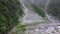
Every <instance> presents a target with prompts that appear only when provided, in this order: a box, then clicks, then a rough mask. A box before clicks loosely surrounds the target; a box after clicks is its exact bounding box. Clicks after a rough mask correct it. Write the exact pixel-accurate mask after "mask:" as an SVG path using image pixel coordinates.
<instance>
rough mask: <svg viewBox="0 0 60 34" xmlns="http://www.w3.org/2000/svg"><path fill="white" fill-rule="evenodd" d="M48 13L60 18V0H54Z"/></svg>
mask: <svg viewBox="0 0 60 34" xmlns="http://www.w3.org/2000/svg"><path fill="white" fill-rule="evenodd" d="M47 11H48V13H49V14H51V15H53V16H55V17H56V18H58V19H60V0H54V1H52V2H51V3H50V4H49V6H48V9H47Z"/></svg>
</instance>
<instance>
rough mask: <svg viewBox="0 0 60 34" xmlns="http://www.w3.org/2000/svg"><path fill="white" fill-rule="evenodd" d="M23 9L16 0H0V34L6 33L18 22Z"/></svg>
mask: <svg viewBox="0 0 60 34" xmlns="http://www.w3.org/2000/svg"><path fill="white" fill-rule="evenodd" d="M22 14H23V11H22V9H21V6H20V2H19V1H18V0H0V34H7V33H8V32H9V31H10V30H11V29H12V28H13V27H15V26H16V25H18V24H19V20H18V18H19V16H22Z"/></svg>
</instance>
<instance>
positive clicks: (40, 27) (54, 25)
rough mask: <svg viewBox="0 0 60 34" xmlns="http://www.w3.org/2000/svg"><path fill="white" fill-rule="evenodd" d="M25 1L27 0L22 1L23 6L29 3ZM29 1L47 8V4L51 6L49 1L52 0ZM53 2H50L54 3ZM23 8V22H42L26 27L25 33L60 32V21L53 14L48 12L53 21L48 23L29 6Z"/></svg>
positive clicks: (57, 33) (52, 33)
mask: <svg viewBox="0 0 60 34" xmlns="http://www.w3.org/2000/svg"><path fill="white" fill-rule="evenodd" d="M24 1H26V0H23V2H22V1H21V3H22V5H23V6H24V4H25V3H26V4H27V2H25V3H24ZM27 1H28V2H31V3H33V4H35V5H36V6H37V7H39V8H42V9H45V8H47V5H48V6H49V4H48V3H49V1H50V0H37V1H36V0H27ZM53 1H54V0H53ZM53 1H52V0H51V2H52V3H53ZM51 2H50V4H52V3H51ZM54 4H55V2H54ZM55 6H56V5H55ZM23 9H24V13H25V16H24V17H23V20H22V24H30V23H33V22H39V23H40V24H37V25H31V26H28V27H26V31H25V32H24V34H60V23H59V22H58V20H56V19H55V18H54V17H53V16H51V15H48V14H47V15H48V16H47V17H48V19H49V20H50V21H51V22H48V23H46V22H45V20H44V19H43V18H42V17H41V16H39V15H37V13H35V12H33V11H32V10H29V9H28V7H26V6H24V8H23ZM56 12H57V11H56ZM41 22H44V23H41Z"/></svg>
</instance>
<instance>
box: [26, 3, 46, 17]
mask: <svg viewBox="0 0 60 34" xmlns="http://www.w3.org/2000/svg"><path fill="white" fill-rule="evenodd" d="M26 6H27V8H28V9H31V10H32V11H34V12H36V13H37V14H38V15H40V16H42V17H45V13H44V11H43V10H41V9H40V8H38V7H37V6H36V5H34V4H32V3H29V2H28V3H27V5H26Z"/></svg>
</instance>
